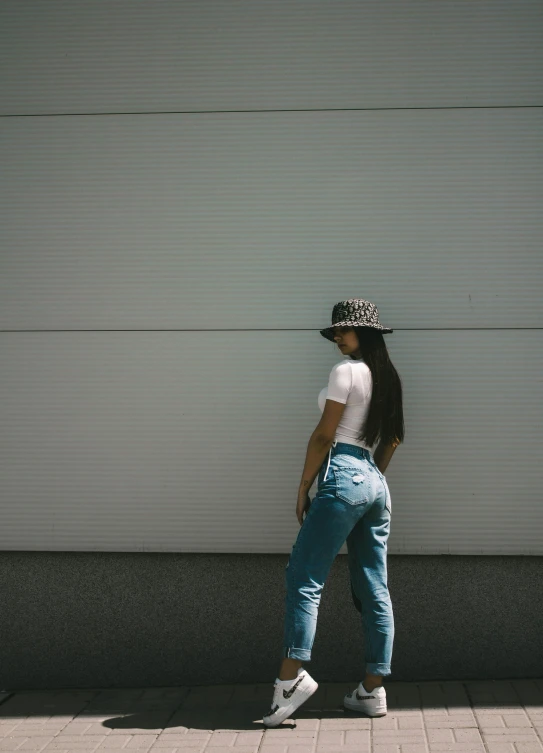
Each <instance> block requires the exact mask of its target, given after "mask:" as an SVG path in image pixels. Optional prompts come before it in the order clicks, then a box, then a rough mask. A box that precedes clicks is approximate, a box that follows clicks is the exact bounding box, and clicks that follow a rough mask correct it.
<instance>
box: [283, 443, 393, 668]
mask: <svg viewBox="0 0 543 753" xmlns="http://www.w3.org/2000/svg"><path fill="white" fill-rule="evenodd" d="M391 509H392V506H391V500H390V492H389V490H388V485H387V482H386V479H385V477H384V475H383V474H382V473H381V471H380V470H379V469H378V468H377V466H376V464H375V461H374V459H373V456H372V455H371V453H370V452H369V451H368V450H366V449H364V448H363V447H358V446H357V445H353V444H349V443H347V442H335V443H334V445H332V447H331V450H330V455H329V457H328V458H327V461H326V462H323V464H322V466H321V468H320V470H319V475H318V490H317V494H316V495H315V497H314V498H313V500H312V502H311V505H310V507H309V510H308V511H307V515H306V517H305V519H304V521H303V523H302V525H301V527H300V530H299V532H298V537H297V539H296V541H295V543H294V546H293V547H292V552H291V554H290V557H289V561H288V564H287V566H286V568H285V581H286V589H287V592H286V599H285V604H286V613H285V625H284V641H283V656H284V657H290V658H291V659H299V660H300V661H309V660H310V659H311V648H312V646H313V641H314V639H315V631H316V626H317V614H318V610H319V603H320V599H321V593H322V589H323V586H324V582H325V580H326V578H327V576H328V573H329V571H330V568H331V566H332V563H333V561H334V559H335V558H336V555H337V554H338V552H339V550H340V549H341V547H342V545H343V543H344V542H345V541H347V551H348V563H349V573H350V579H351V593H352V595H353V600H354V602H355V606H356V608H357V609H358V610H359V611H360V613H361V616H362V623H363V629H364V637H365V647H366V648H365V666H366V671H367V672H369V673H370V674H373V675H389V674H390V673H391V669H390V662H391V658H392V644H393V641H394V617H393V613H392V603H391V600H390V594H389V591H388V585H387V540H388V535H389V532H390V515H391ZM340 624H341V622H340Z"/></svg>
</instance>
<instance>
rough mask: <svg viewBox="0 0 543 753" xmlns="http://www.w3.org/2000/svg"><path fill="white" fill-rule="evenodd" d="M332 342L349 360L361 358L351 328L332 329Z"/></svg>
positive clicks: (356, 340)
mask: <svg viewBox="0 0 543 753" xmlns="http://www.w3.org/2000/svg"><path fill="white" fill-rule="evenodd" d="M334 340H335V342H336V345H337V346H338V348H339V351H340V353H343V355H344V356H350V357H351V358H361V357H362V354H361V353H360V346H359V344H358V339H357V337H356V334H355V331H354V329H353V328H352V327H334Z"/></svg>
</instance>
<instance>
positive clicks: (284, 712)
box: [262, 680, 319, 727]
mask: <svg viewBox="0 0 543 753" xmlns="http://www.w3.org/2000/svg"><path fill="white" fill-rule="evenodd" d="M318 687H319V683H318V682H315V680H312V681H311V684H310V685H308V686H307V687H306V688H304V690H300V693H299V695H298V697H297V699H296V700H295V701H293V702H292V703H290V704H289V705H288V706H283V708H282V709H277V711H276V712H275V714H273V716H265V717H263V719H262V723H263V724H264V726H265V727H277V726H278V725H279V724H281V722H284V721H285V719H288V718H289V716H291V715H292V713H293V712H294V711H296V709H298V708H300V706H301V705H302V704H303V703H305V702H306V701H307V699H308V698H311V696H312V695H313V693H314V692H315V691H316V690H317V688H318ZM264 720H267V721H264Z"/></svg>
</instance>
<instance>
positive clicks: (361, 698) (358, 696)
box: [356, 690, 375, 701]
mask: <svg viewBox="0 0 543 753" xmlns="http://www.w3.org/2000/svg"><path fill="white" fill-rule="evenodd" d="M356 697H357V700H359V701H364V700H365V699H366V698H373V699H375V696H374V695H358V690H357V691H356Z"/></svg>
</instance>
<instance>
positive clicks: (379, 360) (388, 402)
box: [352, 327, 405, 447]
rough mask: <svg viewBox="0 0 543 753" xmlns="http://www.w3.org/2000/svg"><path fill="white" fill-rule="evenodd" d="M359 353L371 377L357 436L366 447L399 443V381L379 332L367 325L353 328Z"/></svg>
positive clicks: (401, 435) (401, 430)
mask: <svg viewBox="0 0 543 753" xmlns="http://www.w3.org/2000/svg"><path fill="white" fill-rule="evenodd" d="M352 329H353V330H354V331H355V332H356V337H357V339H358V343H359V345H360V354H361V356H362V358H363V359H364V361H365V362H366V363H367V364H368V366H369V369H370V371H371V376H372V380H373V389H372V394H371V401H370V407H369V411H368V415H367V417H366V420H365V422H364V425H363V426H362V427H361V429H360V433H359V435H358V439H359V441H361V442H364V443H365V444H366V445H367V446H368V447H373V446H374V444H376V442H377V440H379V441H380V442H381V443H383V444H387V445H388V444H399V443H400V442H403V440H404V435H405V426H404V420H403V397H402V380H401V379H400V377H399V374H398V372H397V371H396V369H395V368H394V365H393V364H392V361H391V360H390V357H389V355H388V350H387V346H386V345H385V340H384V337H383V334H382V333H381V332H379V330H377V329H373V328H371V327H353V328H352Z"/></svg>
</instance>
